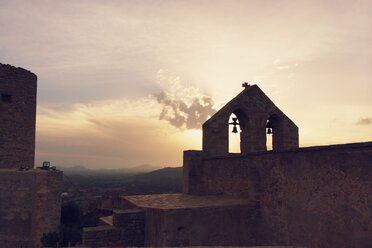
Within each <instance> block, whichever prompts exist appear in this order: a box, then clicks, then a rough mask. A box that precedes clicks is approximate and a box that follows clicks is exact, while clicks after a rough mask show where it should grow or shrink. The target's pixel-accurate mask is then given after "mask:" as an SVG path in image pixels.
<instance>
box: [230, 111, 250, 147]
mask: <svg viewBox="0 0 372 248" xmlns="http://www.w3.org/2000/svg"><path fill="white" fill-rule="evenodd" d="M246 123H247V117H246V115H245V114H244V112H243V111H242V110H240V109H237V110H235V111H233V112H232V113H231V115H230V116H229V121H228V124H229V125H228V126H229V128H228V131H229V142H228V143H229V153H241V152H242V137H243V135H244V134H243V132H244V128H245V125H246Z"/></svg>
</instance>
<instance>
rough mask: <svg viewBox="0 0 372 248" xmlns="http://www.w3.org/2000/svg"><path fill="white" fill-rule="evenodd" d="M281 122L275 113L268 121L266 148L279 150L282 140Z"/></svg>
mask: <svg viewBox="0 0 372 248" xmlns="http://www.w3.org/2000/svg"><path fill="white" fill-rule="evenodd" d="M281 132H282V130H281V122H280V119H279V117H278V116H277V115H275V114H273V115H270V117H269V118H268V119H267V121H266V150H267V151H272V150H277V149H278V145H279V143H280V142H281V141H280V140H281V138H280V136H281Z"/></svg>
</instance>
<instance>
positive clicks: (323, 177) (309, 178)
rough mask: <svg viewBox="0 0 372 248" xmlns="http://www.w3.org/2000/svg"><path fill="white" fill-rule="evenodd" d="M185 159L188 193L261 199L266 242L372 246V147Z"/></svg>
mask: <svg viewBox="0 0 372 248" xmlns="http://www.w3.org/2000/svg"><path fill="white" fill-rule="evenodd" d="M184 155H185V156H184V192H185V193H189V194H226V195H235V196H242V197H246V198H249V199H250V200H254V201H257V202H258V204H259V205H260V215H261V221H260V223H259V224H258V225H257V227H256V228H257V238H258V243H259V244H261V245H264V244H268V245H273V244H287V245H304V246H308V247H345V248H346V247H369V246H371V245H372V142H369V143H360V144H348V145H336V146H325V147H312V148H301V149H296V150H292V151H286V152H284V151H283V152H261V153H252V154H249V155H246V156H241V155H230V156H224V157H214V158H206V157H203V153H202V152H197V151H187V152H185V154H184Z"/></svg>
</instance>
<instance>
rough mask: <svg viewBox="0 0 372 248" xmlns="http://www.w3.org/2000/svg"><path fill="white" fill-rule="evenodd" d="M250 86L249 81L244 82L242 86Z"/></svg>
mask: <svg viewBox="0 0 372 248" xmlns="http://www.w3.org/2000/svg"><path fill="white" fill-rule="evenodd" d="M249 86H250V85H249V83H247V82H244V83H242V87H244V88H245V89H246V88H248V87H249Z"/></svg>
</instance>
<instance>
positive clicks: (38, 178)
mask: <svg viewBox="0 0 372 248" xmlns="http://www.w3.org/2000/svg"><path fill="white" fill-rule="evenodd" d="M36 81H37V77H36V75H35V74H33V73H32V72H29V71H27V70H25V69H22V68H16V67H13V66H10V65H3V64H0V94H1V95H0V247H2V248H8V247H9V248H14V247H40V238H41V237H42V235H43V233H48V232H52V231H55V230H57V228H58V225H59V221H60V208H61V199H60V195H61V189H62V172H61V171H58V170H51V169H45V168H44V169H39V168H36V169H34V159H35V120H36Z"/></svg>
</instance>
